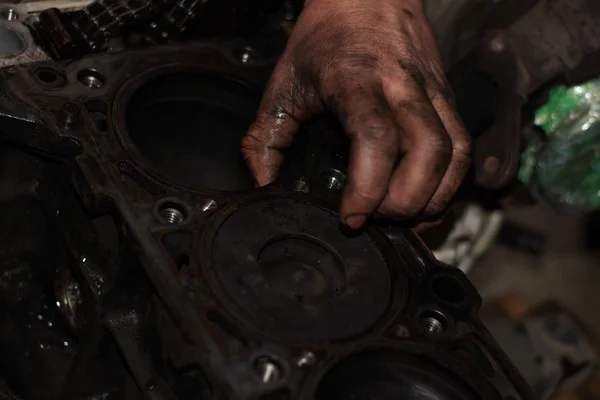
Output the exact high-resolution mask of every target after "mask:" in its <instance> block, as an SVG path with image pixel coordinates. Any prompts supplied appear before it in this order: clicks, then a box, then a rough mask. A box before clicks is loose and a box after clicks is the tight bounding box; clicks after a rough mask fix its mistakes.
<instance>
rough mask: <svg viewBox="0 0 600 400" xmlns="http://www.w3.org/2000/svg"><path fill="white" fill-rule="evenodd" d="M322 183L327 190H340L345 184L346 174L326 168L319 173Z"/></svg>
mask: <svg viewBox="0 0 600 400" xmlns="http://www.w3.org/2000/svg"><path fill="white" fill-rule="evenodd" d="M321 179H322V180H323V184H324V185H325V187H326V188H327V189H329V190H333V191H340V190H342V188H343V187H344V185H345V184H346V175H344V174H343V173H342V172H340V171H338V170H337V169H328V170H326V171H324V172H323V173H322V174H321Z"/></svg>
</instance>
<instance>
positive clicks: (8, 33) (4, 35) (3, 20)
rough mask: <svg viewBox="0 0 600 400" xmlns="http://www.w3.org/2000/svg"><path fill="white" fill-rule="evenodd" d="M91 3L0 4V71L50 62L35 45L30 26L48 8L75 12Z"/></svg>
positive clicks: (39, 2) (87, 0)
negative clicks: (9, 67) (37, 62)
mask: <svg viewBox="0 0 600 400" xmlns="http://www.w3.org/2000/svg"><path fill="white" fill-rule="evenodd" d="M90 2H91V0H85V1H36V2H30V3H9V2H4V3H0V68H3V67H7V66H10V65H20V64H26V63H30V62H36V61H43V60H47V59H49V58H50V57H49V56H48V54H46V52H45V51H44V50H43V49H42V48H41V47H40V46H39V45H38V44H37V43H36V42H35V40H34V38H33V36H32V35H31V32H30V30H29V27H28V23H30V22H31V21H32V20H34V19H36V18H37V16H38V15H39V13H40V12H41V11H43V10H45V9H46V8H47V7H55V8H56V9H59V10H63V11H73V10H78V9H82V8H83V7H85V6H86V5H88V4H89V3H90Z"/></svg>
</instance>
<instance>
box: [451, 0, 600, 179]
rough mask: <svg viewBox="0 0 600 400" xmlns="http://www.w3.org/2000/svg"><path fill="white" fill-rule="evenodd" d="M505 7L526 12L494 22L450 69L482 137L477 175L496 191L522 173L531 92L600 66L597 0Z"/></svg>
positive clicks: (471, 125)
mask: <svg viewBox="0 0 600 400" xmlns="http://www.w3.org/2000/svg"><path fill="white" fill-rule="evenodd" d="M503 7H504V8H505V9H506V14H513V17H514V16H515V14H516V16H518V18H516V17H514V18H513V22H511V23H510V24H508V25H506V24H505V26H501V25H496V26H497V27H498V29H489V28H488V29H489V30H488V32H487V34H486V35H485V36H484V37H483V39H481V40H480V41H479V44H478V45H477V46H476V47H475V49H474V50H473V51H471V52H470V53H469V54H468V55H467V56H466V57H465V58H464V59H463V60H462V61H460V62H459V63H458V64H457V65H456V66H455V67H454V68H453V71H454V72H453V73H452V74H451V75H450V82H451V83H453V86H454V88H455V91H456V96H457V104H458V111H459V113H460V114H461V116H462V117H463V119H464V120H465V123H466V125H467V128H468V129H469V131H470V132H471V133H472V134H473V135H475V136H476V137H475V140H474V155H473V167H474V171H475V181H476V183H477V184H478V185H479V186H481V187H483V188H486V189H493V190H496V189H501V188H504V187H506V186H507V185H508V184H509V183H511V182H512V181H513V180H514V179H515V177H516V173H517V169H518V166H519V161H520V152H521V132H522V129H521V128H522V126H523V119H526V118H527V117H528V116H527V115H526V114H523V112H524V111H526V110H523V107H524V105H525V104H526V103H527V101H528V100H530V97H531V98H533V99H535V98H536V96H537V95H539V92H540V91H541V90H542V91H543V89H544V87H545V85H546V84H548V83H549V82H555V81H556V80H558V79H563V80H566V81H568V82H571V83H576V82H580V81H581V80H583V79H589V78H591V77H594V76H597V75H598V74H599V73H600V69H599V67H598V66H599V65H600V64H599V63H598V57H600V30H599V29H598V28H597V24H596V22H595V21H596V20H597V18H598V17H599V15H600V9H599V8H598V2H597V1H596V0H537V1H536V0H531V1H530V0H527V1H521V0H517V1H511V0H506V1H503V2H501V3H500V4H499V6H498V8H499V9H498V13H499V14H500V15H503V14H504V13H503V12H502V8H503ZM516 11H518V13H517V12H516ZM491 26H492V27H493V26H494V25H491ZM481 98H485V99H486V101H484V102H481V101H480V99H481ZM474 103H479V105H476V104H474Z"/></svg>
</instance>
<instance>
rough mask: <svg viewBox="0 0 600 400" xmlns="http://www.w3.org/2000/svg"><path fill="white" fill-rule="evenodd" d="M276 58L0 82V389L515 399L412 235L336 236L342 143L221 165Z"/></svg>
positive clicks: (451, 287)
mask: <svg viewBox="0 0 600 400" xmlns="http://www.w3.org/2000/svg"><path fill="white" fill-rule="evenodd" d="M272 67H273V65H272V63H271V62H270V61H268V60H261V59H260V58H259V57H249V56H248V54H247V53H245V52H244V49H243V48H238V47H236V45H235V44H233V43H230V42H222V41H221V42H205V43H201V44H198V43H196V44H186V45H167V46H164V47H158V48H152V49H143V50H136V51H125V52H119V53H112V54H96V55H93V56H90V57H87V58H83V59H81V60H77V61H65V62H54V61H44V62H40V63H34V64H27V65H22V66H12V67H9V68H7V69H4V70H2V72H1V73H0V85H1V87H2V90H1V91H0V93H1V94H0V120H1V122H0V135H1V138H2V144H1V146H0V152H1V153H2V155H1V156H0V163H1V164H2V166H1V167H0V203H1V204H2V207H1V208H0V220H1V221H2V223H3V225H2V226H3V227H4V228H5V229H3V230H2V235H3V237H2V240H3V243H6V244H7V245H5V246H3V247H4V249H3V254H4V257H3V258H2V262H1V263H0V269H1V271H0V272H1V279H0V283H1V285H0V295H1V297H0V299H1V301H2V307H0V309H1V310H2V311H1V312H0V316H1V319H2V320H1V321H2V323H1V324H0V348H1V350H0V351H1V352H2V355H3V356H2V364H1V365H2V369H1V370H0V377H1V378H2V379H3V382H2V385H0V397H1V393H2V391H3V390H4V391H5V394H6V396H9V395H10V396H13V395H14V396H19V397H20V398H24V399H61V400H63V399H100V398H102V399H165V400H166V399H169V400H170V399H265V400H266V399H271V400H276V399H314V400H338V399H339V400H351V399H365V400H366V399H378V400H387V399H390V400H391V399H398V398H404V399H424V398H425V399H485V400H492V399H498V400H509V399H513V400H516V399H532V398H533V396H532V395H531V392H530V391H529V389H528V388H527V386H526V385H525V384H524V382H523V381H522V379H521V378H520V377H519V375H518V373H517V372H516V371H515V370H514V368H513V367H512V365H511V364H510V362H509V361H508V360H507V358H506V357H505V356H504V355H503V353H502V351H501V350H500V349H499V347H498V346H497V345H496V344H495V342H494V340H493V339H492V338H491V336H490V335H489V334H488V333H487V331H486V329H485V327H484V326H483V325H482V323H481V322H480V321H479V320H478V319H477V311H478V308H479V306H480V303H481V299H480V297H479V295H478V294H477V292H476V290H475V289H474V287H473V286H472V285H471V284H470V283H469V282H468V280H467V279H466V277H465V276H464V275H463V274H462V273H461V272H460V271H458V270H457V269H455V268H452V267H449V266H445V265H442V264H440V263H438V262H437V261H436V260H435V259H434V258H433V257H432V255H431V253H430V252H429V250H428V249H427V248H426V247H425V246H424V245H423V243H422V242H421V241H420V239H419V238H418V237H417V236H416V235H415V234H414V233H413V232H412V231H411V230H409V229H405V228H403V227H402V226H400V225H398V224H394V223H387V222H378V223H375V224H373V225H372V226H371V227H369V228H368V229H367V230H365V231H363V232H357V233H348V232H344V231H343V230H342V229H340V226H339V223H338V217H337V215H336V209H337V202H338V200H339V194H340V190H341V188H342V187H343V184H344V180H345V171H346V165H347V159H346V155H347V146H348V143H347V142H346V141H345V139H344V136H343V135H342V134H340V130H339V129H338V126H337V125H336V123H335V122H334V121H330V120H328V119H327V118H325V117H324V118H322V119H319V120H314V121H311V122H310V123H308V124H306V125H305V126H303V127H302V130H303V132H302V133H300V134H299V135H298V140H297V141H296V143H295V144H294V146H293V148H292V150H291V151H290V154H289V157H288V161H287V164H286V165H285V166H284V168H283V169H282V171H281V173H280V175H279V177H278V179H277V181H276V182H274V183H273V184H271V185H269V186H267V187H264V188H254V182H253V180H252V177H251V176H250V175H249V174H248V172H247V171H246V169H245V167H244V164H243V160H242V159H241V156H240V154H239V150H238V147H239V142H240V140H241V138H242V137H243V135H244V134H245V130H246V127H247V126H248V124H249V123H250V122H251V121H252V118H253V117H254V113H255V111H256V108H257V106H258V102H259V101H260V93H261V90H262V87H263V86H264V84H265V82H266V80H267V79H268V76H269V74H270V71H271V69H272Z"/></svg>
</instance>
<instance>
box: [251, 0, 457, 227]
mask: <svg viewBox="0 0 600 400" xmlns="http://www.w3.org/2000/svg"><path fill="white" fill-rule="evenodd" d="M383 80H385V82H388V81H391V82H392V85H393V86H395V87H396V89H400V90H395V92H396V93H398V94H399V95H398V96H396V97H395V98H393V102H394V103H395V104H392V103H390V101H389V100H390V97H389V96H388V93H387V91H385V90H384V88H383V85H382V81H383ZM386 85H387V83H386ZM386 88H387V86H386ZM446 103H449V104H450V106H449V107H448V106H446ZM451 104H452V93H451V91H450V89H449V88H448V85H447V83H446V80H445V77H444V75H443V68H442V66H441V62H440V58H439V55H438V54H437V47H436V44H435V40H434V38H433V35H432V33H431V29H430V27H429V26H428V22H427V20H426V18H425V17H424V15H423V10H422V7H421V4H420V0H361V1H358V0H355V1H350V2H339V1H333V0H310V1H306V3H305V8H304V11H303V12H302V15H301V17H300V18H299V20H298V23H297V24H296V28H295V30H294V31H293V33H292V36H291V37H290V40H289V42H288V47H287V48H286V51H285V53H284V55H283V57H282V59H281V60H280V62H279V65H278V67H277V68H276V70H275V73H274V75H273V78H272V79H271V81H270V83H269V85H268V87H267V90H266V91H265V98H264V101H263V104H262V107H261V110H260V112H259V116H258V121H259V122H257V123H256V124H255V125H253V128H251V129H250V132H249V135H251V136H253V139H254V140H250V139H248V140H246V139H245V141H244V150H243V151H244V156H245V157H246V160H247V162H248V164H249V165H250V166H251V169H252V170H253V173H255V175H260V176H261V177H262V178H261V181H262V183H263V184H265V183H268V182H267V181H268V180H270V179H273V178H274V177H275V175H276V169H277V168H278V167H279V166H280V165H281V163H282V161H283V150H284V149H285V148H287V147H288V146H289V145H290V144H291V141H292V137H293V134H294V133H295V131H296V129H297V126H298V123H299V122H300V121H302V120H304V119H306V118H307V117H308V116H310V115H311V114H314V113H317V112H320V111H322V110H323V109H324V108H330V109H332V110H333V111H335V113H336V114H337V116H338V117H339V118H340V121H341V122H342V125H343V126H344V128H345V129H346V132H347V133H348V135H349V136H350V137H351V138H352V140H353V143H354V144H356V143H360V144H361V145H360V146H361V151H358V152H355V154H356V157H355V158H354V159H352V157H351V165H350V168H349V185H348V186H347V188H349V187H353V188H360V193H362V196H361V195H360V193H358V192H356V193H355V192H352V191H351V190H346V191H345V193H344V195H343V200H342V209H343V212H342V213H341V216H340V219H341V221H342V223H345V224H346V225H347V226H349V227H351V228H353V229H356V228H359V227H360V226H361V225H362V224H363V223H364V222H365V221H366V220H367V219H368V218H369V216H370V215H371V212H376V211H377V210H379V211H381V212H385V213H387V215H398V211H400V210H394V209H388V208H386V207H383V205H385V204H384V202H385V199H387V195H388V194H389V193H392V192H393V193H395V196H397V198H395V201H394V202H393V203H389V202H388V203H387V205H390V204H391V205H393V204H396V203H397V204H404V205H410V207H413V206H414V207H413V208H418V209H414V210H413V209H410V210H402V211H408V214H407V215H414V214H417V213H421V214H424V213H426V212H428V211H431V210H437V209H438V208H439V207H440V205H444V204H447V203H448V202H449V200H450V199H451V197H452V195H453V194H454V191H455V190H456V188H457V184H456V182H460V181H461V180H462V178H463V176H464V173H465V172H466V169H465V168H463V167H462V166H460V165H458V166H457V162H456V161H455V160H454V158H453V157H454V153H452V152H451V150H452V148H453V147H454V143H453V142H452V140H453V139H451V138H454V137H460V136H461V134H462V133H461V132H460V130H461V129H462V128H461V127H462V125H461V123H460V121H459V120H458V118H457V116H456V115H455V113H451V112H449V111H448V110H452V105H451ZM392 110H394V111H392ZM440 110H442V111H443V112H444V113H445V114H444V118H440V115H439V113H440V112H442V111H440ZM396 113H397V115H396ZM450 114H452V115H450ZM400 115H402V116H403V117H402V119H403V120H404V119H405V118H404V116H407V115H408V117H407V121H406V122H407V123H404V122H403V121H398V119H399V118H400V117H399V116H400ZM447 128H448V129H452V131H451V132H447V131H446V129H447ZM390 132H393V133H394V134H395V135H396V136H394V135H390ZM390 137H395V139H394V141H390ZM392 143H393V144H394V146H395V147H394V146H391V144H392ZM436 144H437V145H436ZM448 144H449V146H447V145H448ZM432 145H436V146H435V147H436V149H434V150H435V151H433V150H432V152H429V153H428V151H424V150H425V149H429V148H431V146H432ZM461 145H462V144H461ZM363 146H364V147H363ZM462 146H463V147H465V145H462ZM400 149H402V151H404V152H405V153H408V154H409V157H406V162H407V163H409V164H405V163H403V164H402V165H399V164H398V158H399V153H400ZM414 149H417V150H419V152H415V153H413V157H410V153H411V150H414ZM448 149H450V150H449V151H447V150H448ZM353 151H355V150H353ZM415 154H418V155H423V157H415V156H414V155H415ZM427 154H429V155H430V156H431V157H429V158H431V160H430V159H429V158H425V157H427ZM365 157H366V159H365ZM388 158H389V159H388ZM419 160H421V163H420V164H419ZM423 160H427V163H426V164H427V165H426V166H425V167H424V166H423V165H422V164H423V163H424V161H423ZM452 160H454V161H452ZM451 161H452V162H451ZM407 166H408V167H407ZM449 166H451V168H449ZM388 167H389V168H392V171H395V170H397V169H398V168H403V170H402V174H401V175H402V176H406V177H409V176H410V179H398V180H396V181H390V178H389V176H388V174H389V172H390V171H388V170H387V168H388ZM394 168H395V169H394ZM382 169H386V170H385V171H380V172H377V171H379V170H382ZM411 171H420V172H419V173H418V174H417V175H415V174H412V175H411ZM377 174H379V175H377ZM419 174H420V175H422V176H420V175H419ZM442 175H443V179H442V182H443V181H446V182H450V183H451V184H447V183H446V184H445V185H441V184H440V183H439V177H440V176H442ZM353 176H360V177H361V178H360V179H361V180H360V182H358V183H359V184H356V181H354V182H353ZM432 177H435V179H434V180H432ZM394 182H396V183H395V184H394ZM432 182H433V183H432ZM435 182H438V185H441V186H439V187H438V189H436V190H437V191H439V192H440V193H438V194H436V195H434V196H433V197H430V196H429V194H431V193H430V192H431V190H430V189H431V188H432V187H433V186H432V185H433V184H434V183H435ZM405 184H407V185H408V186H409V187H398V186H394V185H400V186H402V185H405ZM383 185H385V188H384V187H383ZM424 191H425V192H427V193H428V194H427V196H426V198H429V200H427V203H426V204H422V203H423V201H424V199H425V197H424V196H422V195H421V194H422V193H423V192H424ZM380 195H381V199H378V198H377V197H378V196H380ZM422 200H423V201H422ZM361 202H363V203H361ZM392 208H393V207H392ZM365 211H369V212H365ZM421 216H422V217H424V216H426V215H421Z"/></svg>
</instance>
